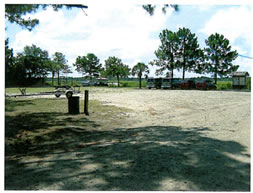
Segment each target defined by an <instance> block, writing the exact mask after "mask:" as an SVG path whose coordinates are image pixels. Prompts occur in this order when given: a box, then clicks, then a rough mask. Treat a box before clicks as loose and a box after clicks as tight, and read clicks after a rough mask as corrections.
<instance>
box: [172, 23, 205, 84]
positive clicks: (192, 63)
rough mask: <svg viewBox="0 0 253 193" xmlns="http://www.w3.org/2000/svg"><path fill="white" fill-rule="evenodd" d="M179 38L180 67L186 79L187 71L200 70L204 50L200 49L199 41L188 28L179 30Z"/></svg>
mask: <svg viewBox="0 0 253 193" xmlns="http://www.w3.org/2000/svg"><path fill="white" fill-rule="evenodd" d="M177 36H178V40H179V41H178V45H179V46H178V48H179V49H178V52H177V54H178V58H179V59H180V60H179V61H178V66H179V67H181V68H182V69H183V77H182V79H183V80H184V78H185V71H186V70H187V71H193V70H194V68H197V69H199V66H201V61H202V60H201V58H203V57H201V56H203V54H202V53H203V52H202V50H201V49H200V48H199V44H198V39H197V37H196V36H195V34H194V33H191V31H190V30H189V29H188V28H179V30H178V32H177Z"/></svg>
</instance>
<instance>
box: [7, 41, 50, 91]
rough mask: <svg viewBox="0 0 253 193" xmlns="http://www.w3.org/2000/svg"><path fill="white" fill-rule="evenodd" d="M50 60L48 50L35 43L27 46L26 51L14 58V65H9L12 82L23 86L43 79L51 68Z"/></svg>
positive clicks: (8, 74)
mask: <svg viewBox="0 0 253 193" xmlns="http://www.w3.org/2000/svg"><path fill="white" fill-rule="evenodd" d="M48 60H49V58H48V52H47V51H46V50H42V49H41V48H39V47H36V46H35V45H32V46H25V47H24V51H23V52H21V53H18V54H17V56H16V57H15V58H14V60H13V61H14V62H12V65H11V66H10V65H8V66H7V68H8V73H7V76H10V78H12V80H11V82H10V84H15V85H20V86H21V85H27V84H33V83H35V82H37V81H41V80H43V79H44V77H45V76H46V75H47V72H48V69H49V68H48ZM7 79H8V78H7Z"/></svg>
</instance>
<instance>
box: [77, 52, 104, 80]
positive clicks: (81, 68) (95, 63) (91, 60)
mask: <svg viewBox="0 0 253 193" xmlns="http://www.w3.org/2000/svg"><path fill="white" fill-rule="evenodd" d="M73 66H75V67H76V70H77V71H78V72H82V73H83V74H86V73H87V74H89V76H90V77H91V76H94V74H97V73H99V71H100V70H101V67H102V64H100V63H99V59H98V57H97V56H96V55H95V54H93V53H88V54H87V55H86V56H78V57H77V58H76V62H75V63H74V64H73Z"/></svg>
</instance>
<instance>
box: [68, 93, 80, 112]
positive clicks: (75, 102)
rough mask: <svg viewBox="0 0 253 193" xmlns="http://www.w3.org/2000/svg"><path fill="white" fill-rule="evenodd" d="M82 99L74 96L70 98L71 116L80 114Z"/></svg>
mask: <svg viewBox="0 0 253 193" xmlns="http://www.w3.org/2000/svg"><path fill="white" fill-rule="evenodd" d="M79 101H80V97H79V96H72V97H69V98H68V109H69V114H79V113H80V105H79V104H80V102H79Z"/></svg>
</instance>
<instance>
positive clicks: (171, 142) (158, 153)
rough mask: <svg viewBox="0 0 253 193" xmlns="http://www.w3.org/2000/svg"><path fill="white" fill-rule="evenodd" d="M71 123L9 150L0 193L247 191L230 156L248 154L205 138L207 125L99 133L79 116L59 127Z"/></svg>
mask: <svg viewBox="0 0 253 193" xmlns="http://www.w3.org/2000/svg"><path fill="white" fill-rule="evenodd" d="M24 116H27V118H28V117H30V116H31V114H26V115H24ZM55 116H59V114H48V115H47V114H39V113H38V114H35V115H33V117H31V121H32V124H33V123H35V122H36V121H37V122H38V121H39V120H40V121H41V122H43V120H44V119H45V120H47V122H48V123H47V125H44V128H47V127H48V126H50V125H51V124H58V123H57V122H56V123H55V122H53V117H55ZM42 117H43V118H42ZM20 119H21V118H20ZM41 119H42V120H41ZM71 121H72V120H71V119H70V118H66V119H65V120H62V122H60V123H62V124H63V125H62V126H61V128H60V129H56V130H54V131H52V132H51V133H50V134H47V135H45V136H43V135H42V136H40V137H41V138H40V139H37V141H36V143H34V145H31V146H30V147H27V149H24V150H23V151H22V152H20V153H19V152H15V156H16V158H17V159H11V158H9V159H8V158H6V161H5V164H6V165H5V189H7V190H15V189H18V190H31V189H34V190H36V189H49V190H50V189H54V190H55V189H56V190H132V191H133V190H137V191H138V190H150V191H152V190H202V191H214V190H215V191H230V190H232V191H249V190H250V164H249V163H244V162H241V161H239V160H238V159H235V158H234V157H233V156H242V157H243V156H246V157H247V155H245V153H244V151H245V147H243V146H242V145H241V144H239V143H237V142H234V141H222V140H218V139H214V138H210V137H206V136H204V134H203V131H206V130H210V128H187V129H183V128H181V127H174V126H148V127H138V128H131V129H126V128H118V129H115V130H110V131H101V130H99V129H92V128H95V127H96V126H98V125H96V124H95V123H94V122H90V121H88V120H86V119H85V120H84V121H83V122H82V123H81V124H78V125H74V126H72V127H69V126H68V127H67V126H65V125H64V124H68V122H71ZM43 123H44V122H43ZM74 123H75V122H74ZM38 155H39V156H38ZM231 155H233V156H231ZM34 156H35V157H36V159H35V158H33V157H34ZM25 157H28V158H27V160H25V161H24V160H23V159H24V158H25ZM31 157H32V158H33V159H31ZM247 158H248V157H247Z"/></svg>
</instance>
